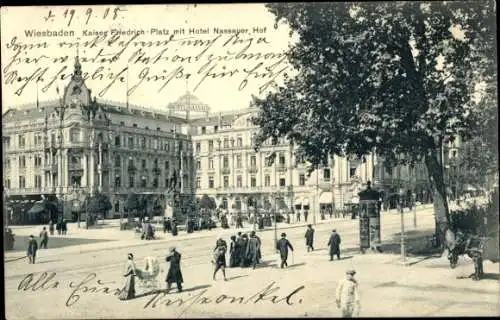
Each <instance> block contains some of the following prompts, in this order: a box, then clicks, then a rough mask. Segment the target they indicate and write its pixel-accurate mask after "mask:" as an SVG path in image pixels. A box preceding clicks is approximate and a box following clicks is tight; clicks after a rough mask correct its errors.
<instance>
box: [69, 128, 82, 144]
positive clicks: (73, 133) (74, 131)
mask: <svg viewBox="0 0 500 320" xmlns="http://www.w3.org/2000/svg"><path fill="white" fill-rule="evenodd" d="M69 140H70V141H71V142H79V141H80V128H71V129H69Z"/></svg>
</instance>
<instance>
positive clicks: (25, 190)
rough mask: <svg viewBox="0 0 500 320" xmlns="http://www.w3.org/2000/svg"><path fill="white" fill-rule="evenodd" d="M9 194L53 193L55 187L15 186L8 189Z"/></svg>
mask: <svg viewBox="0 0 500 320" xmlns="http://www.w3.org/2000/svg"><path fill="white" fill-rule="evenodd" d="M7 192H8V194H9V195H35V194H42V193H54V192H55V188H53V187H37V188H15V189H8V191H7Z"/></svg>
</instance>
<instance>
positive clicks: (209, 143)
mask: <svg viewBox="0 0 500 320" xmlns="http://www.w3.org/2000/svg"><path fill="white" fill-rule="evenodd" d="M212 151H214V141H213V140H208V152H212Z"/></svg>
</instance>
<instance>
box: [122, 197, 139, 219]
mask: <svg viewBox="0 0 500 320" xmlns="http://www.w3.org/2000/svg"><path fill="white" fill-rule="evenodd" d="M126 207H127V212H128V221H129V222H132V220H133V219H134V216H135V213H136V212H137V211H138V210H140V208H141V201H140V199H139V196H138V195H137V194H135V193H129V194H128V196H127V204H126Z"/></svg>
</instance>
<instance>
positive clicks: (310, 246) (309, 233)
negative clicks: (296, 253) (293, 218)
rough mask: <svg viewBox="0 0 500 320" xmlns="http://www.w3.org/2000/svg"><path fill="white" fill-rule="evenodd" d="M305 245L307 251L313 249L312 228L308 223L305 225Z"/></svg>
mask: <svg viewBox="0 0 500 320" xmlns="http://www.w3.org/2000/svg"><path fill="white" fill-rule="evenodd" d="M305 238H306V246H307V252H309V251H314V247H313V243H314V229H313V228H312V226H311V225H310V224H308V225H307V231H306V235H305Z"/></svg>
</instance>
